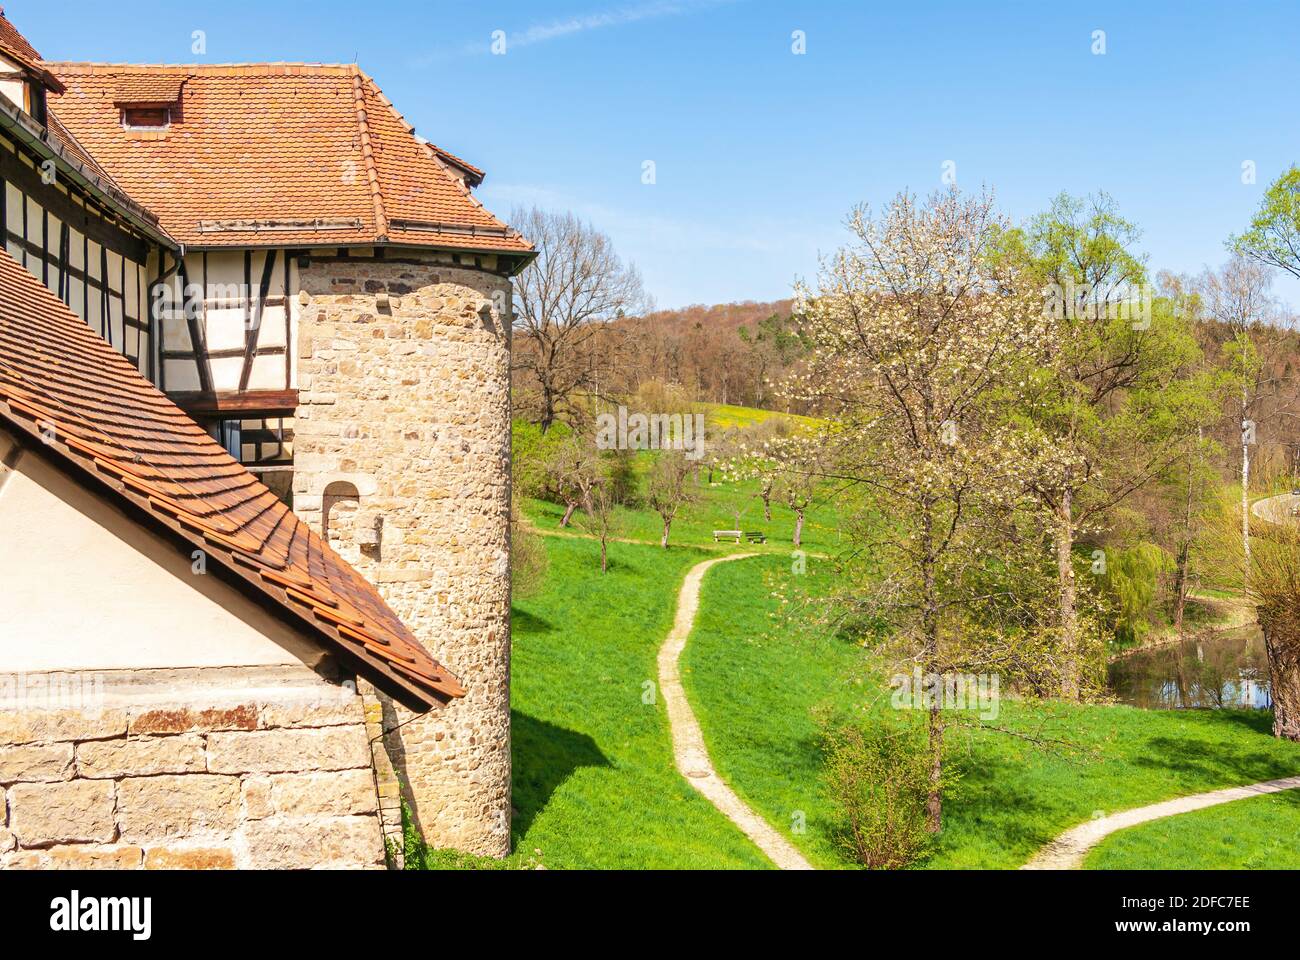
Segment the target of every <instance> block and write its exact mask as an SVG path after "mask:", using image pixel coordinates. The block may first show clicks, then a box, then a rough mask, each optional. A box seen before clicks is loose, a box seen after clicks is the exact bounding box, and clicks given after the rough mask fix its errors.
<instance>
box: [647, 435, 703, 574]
mask: <svg viewBox="0 0 1300 960" xmlns="http://www.w3.org/2000/svg"><path fill="white" fill-rule="evenodd" d="M694 472H695V467H694V465H693V464H692V463H691V462H690V461H689V460H687V459H686V455H685V454H684V453H682V452H681V451H678V450H665V451H663V452H662V453H660V454H659V456H658V457H657V458H656V459H655V462H654V466H652V467H651V468H650V476H649V480H648V482H647V484H646V502H647V503H649V504H650V507H651V508H652V509H653V510H654V511H655V512H656V513H658V514H659V519H661V520H662V521H663V523H664V533H663V537H662V538H661V539H660V541H659V545H660V546H661V547H663V548H664V549H667V548H668V534H669V533H670V531H671V530H672V526H673V520H674V519H676V517H677V513H678V511H679V510H681V508H682V507H683V506H685V505H686V504H688V503H693V502H694V501H695V500H696V499H698V497H697V495H696V492H695V484H694V482H693V481H692V475H693V474H694Z"/></svg>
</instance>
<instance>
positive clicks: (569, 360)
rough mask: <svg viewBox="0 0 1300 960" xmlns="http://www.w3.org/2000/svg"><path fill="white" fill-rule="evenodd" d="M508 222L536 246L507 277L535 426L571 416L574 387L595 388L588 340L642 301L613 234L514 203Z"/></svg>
mask: <svg viewBox="0 0 1300 960" xmlns="http://www.w3.org/2000/svg"><path fill="white" fill-rule="evenodd" d="M511 223H512V224H513V225H514V226H515V227H517V228H518V229H519V230H521V231H522V232H523V233H524V235H525V236H526V237H528V238H529V239H530V240H531V241H532V242H533V244H534V245H535V246H536V247H537V258H536V259H535V260H533V262H532V263H530V264H529V265H528V266H527V267H525V268H524V270H523V272H522V273H520V274H519V276H518V277H516V278H515V300H514V303H515V318H514V329H515V331H516V332H517V333H518V334H519V336H520V338H521V339H522V343H519V344H518V347H517V349H516V352H515V369H516V370H517V371H520V372H522V373H523V374H524V375H525V379H526V380H527V381H529V386H530V387H535V388H536V390H537V392H538V401H539V406H540V412H539V424H540V426H541V428H542V432H543V433H545V432H546V431H547V430H549V429H550V427H551V424H553V423H555V421H556V420H557V419H563V418H566V417H572V416H573V414H574V413H575V410H574V406H573V403H574V399H575V396H576V395H577V394H578V393H580V392H581V391H585V390H589V391H591V392H594V393H598V392H599V391H598V389H597V367H596V366H595V360H596V359H597V358H598V353H599V351H596V350H593V349H592V348H593V346H594V340H595V338H597V337H598V335H599V333H600V331H601V330H602V329H605V328H606V326H607V324H609V322H610V321H613V320H617V319H619V318H621V317H624V316H628V315H632V314H637V313H640V312H642V311H644V310H645V309H648V308H649V306H650V301H649V298H648V297H647V296H646V293H645V290H644V288H643V287H642V284H641V275H640V273H638V272H637V269H636V267H635V266H633V265H632V264H625V263H624V262H623V261H622V260H621V259H620V258H619V256H618V254H616V253H615V252H614V244H613V241H611V240H610V238H609V237H608V236H606V235H605V234H603V233H601V232H600V231H598V230H596V229H595V228H594V227H592V226H591V225H590V224H587V223H583V222H582V221H581V220H579V219H578V218H577V217H575V216H573V214H571V213H551V212H548V211H545V210H541V209H538V208H537V207H533V208H531V209H523V208H517V209H515V210H514V211H513V212H512V213H511Z"/></svg>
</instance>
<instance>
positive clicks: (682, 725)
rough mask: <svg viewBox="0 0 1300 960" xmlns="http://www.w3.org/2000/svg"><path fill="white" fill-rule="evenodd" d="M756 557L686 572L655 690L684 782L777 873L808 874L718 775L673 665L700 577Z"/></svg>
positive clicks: (686, 634) (808, 867)
mask: <svg viewBox="0 0 1300 960" xmlns="http://www.w3.org/2000/svg"><path fill="white" fill-rule="evenodd" d="M754 556H758V554H755V553H735V554H730V555H729V556H725V557H718V558H717V559H716V560H705V561H704V562H703V563H697V564H696V565H695V566H693V567H691V569H690V572H689V573H687V574H686V581H685V582H684V583H683V584H682V590H681V593H680V595H679V596H678V598H677V619H676V620H675V621H674V622H673V629H672V631H671V632H670V633H669V634H668V639H667V640H665V641H664V645H663V646H662V647H660V648H659V689H660V691H661V692H662V693H663V698H664V703H665V704H666V705H667V707H668V723H669V726H670V727H671V728H672V735H673V759H674V760H675V761H676V763H677V769H678V771H680V772H681V775H682V776H683V777H685V778H686V782H687V783H689V784H690V785H691V786H692V787H694V788H695V789H696V790H698V791H699V792H700V793H702V794H703V795H704V797H705V799H707V800H708V801H709V802H710V803H712V804H713V805H714V806H715V807H717V808H718V810H720V811H721V812H722V814H723V816H725V817H726V818H727V819H729V820H730V821H731V822H732V823H734V824H735V825H736V826H738V827H739V828H740V829H741V830H742V831H743V832H744V834H745V836H747V837H749V839H750V840H752V841H754V843H755V844H756V845H757V846H758V848H759V849H760V850H762V851H763V853H765V854H766V855H767V856H768V857H769V858H770V859H771V860H772V862H773V863H775V864H776V865H777V866H778V867H780V868H781V869H782V870H812V869H813V865H812V864H811V863H809V862H808V861H807V860H805V859H804V857H803V854H801V853H800V852H799V851H798V850H796V849H795V848H794V846H793V845H792V844H791V843H790V841H788V840H787V839H786V838H785V837H783V836H781V834H779V833H777V832H776V831H775V830H774V829H772V826H771V824H769V823H768V822H767V821H766V820H764V819H763V818H762V817H760V816H759V815H758V814H757V813H755V812H754V811H753V810H751V809H750V808H749V806H747V805H746V804H745V802H744V801H743V800H741V799H740V797H738V796H736V794H735V792H734V791H733V790H732V789H731V788H730V787H729V786H727V785H726V783H724V782H723V780H722V778H721V777H719V776H718V771H717V770H715V769H714V768H713V762H712V761H711V760H710V759H709V752H708V750H707V749H706V748H705V746H704V734H703V732H702V731H701V730H700V724H699V721H697V720H696V719H695V714H694V713H693V712H692V711H691V705H690V704H689V703H688V702H687V700H686V693H685V691H683V690H682V677H681V671H680V670H679V669H678V660H679V659H680V657H681V655H682V650H683V649H685V647H686V638H687V637H689V636H690V634H691V627H692V626H693V625H694V623H695V613H696V611H697V610H698V609H699V607H700V584H701V582H703V580H704V574H705V573H707V572H708V570H709V568H710V567H712V566H713V565H714V564H717V563H727V562H728V561H731V560H743V559H745V558H746V557H754Z"/></svg>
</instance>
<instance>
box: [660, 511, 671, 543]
mask: <svg viewBox="0 0 1300 960" xmlns="http://www.w3.org/2000/svg"><path fill="white" fill-rule="evenodd" d="M672 526H673V522H672V521H671V520H669V519H667V518H664V535H663V538H662V539H660V541H659V546H661V547H663V548H664V549H665V550H667V549H668V531H669V530H671V529H672Z"/></svg>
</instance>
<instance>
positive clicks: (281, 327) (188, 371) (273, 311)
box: [163, 250, 298, 393]
mask: <svg viewBox="0 0 1300 960" xmlns="http://www.w3.org/2000/svg"><path fill="white" fill-rule="evenodd" d="M268 252H269V251H267V250H254V251H253V253H252V262H251V269H250V271H249V277H248V279H249V284H248V285H247V286H246V285H245V283H244V280H245V275H244V251H243V250H209V251H207V253H206V256H205V254H204V253H203V252H202V251H199V252H196V253H190V254H187V255H186V257H185V268H186V270H187V271H188V273H189V278H190V282H191V283H193V284H199V285H201V286H203V287H204V298H205V300H206V301H207V307H206V309H205V311H204V314H203V334H204V338H205V340H206V342H207V347H208V350H209V351H210V352H211V353H218V352H220V351H236V350H243V349H244V347H245V344H246V343H247V340H248V332H247V331H246V330H245V323H244V307H243V305H242V298H245V297H252V298H256V297H257V295H258V293H259V287H260V284H261V281H262V271H263V269H264V267H265V265H266V257H267V255H268ZM275 254H276V259H275V264H274V266H273V268H272V271H271V279H270V285H269V286H268V288H267V296H268V297H285V296H286V293H287V291H286V290H285V283H284V269H285V265H284V254H285V251H283V250H276V251H275ZM297 278H298V264H297V261H296V260H293V259H291V260H290V261H289V289H290V290H296V289H297V283H298V279H297ZM286 310H288V311H289V325H290V329H289V330H288V337H287V342H286V324H285V311H286ZM297 311H298V305H297V302H296V299H295V300H294V301H293V302H289V303H287V304H285V305H281V304H276V305H274V306H268V307H265V308H264V309H263V310H262V314H261V333H260V334H259V336H258V341H257V342H258V346H259V347H291V346H292V344H293V340H294V337H295V336H296V326H297ZM163 344H164V348H165V349H167V350H169V351H180V350H184V351H190V350H192V349H193V348H192V346H191V345H190V338H189V331H188V329H187V327H186V325H185V322H184V320H183V319H178V320H173V321H170V322H168V323H167V324H165V325H164V331H163ZM294 354H295V352H294V351H292V350H290V351H289V353H288V357H287V358H286V356H285V355H284V354H280V355H273V356H259V357H256V358H255V359H254V361H253V371H252V375H251V376H250V378H249V381H248V388H249V389H250V390H283V389H285V365H286V363H288V364H290V368H291V375H290V382H289V386H295V385H296V384H297V379H296V376H294V375H293V374H294V371H293V369H292V367H293V363H294ZM210 367H211V369H212V386H213V389H214V390H216V391H217V392H219V393H226V392H235V391H237V390H238V389H239V380H240V376H241V374H242V373H243V369H244V360H243V356H242V355H240V356H231V357H213V358H211V360H210ZM167 389H168V390H197V389H199V381H198V372H197V370H196V369H195V367H194V364H193V362H191V361H190V360H179V359H177V360H170V361H168V366H167Z"/></svg>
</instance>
